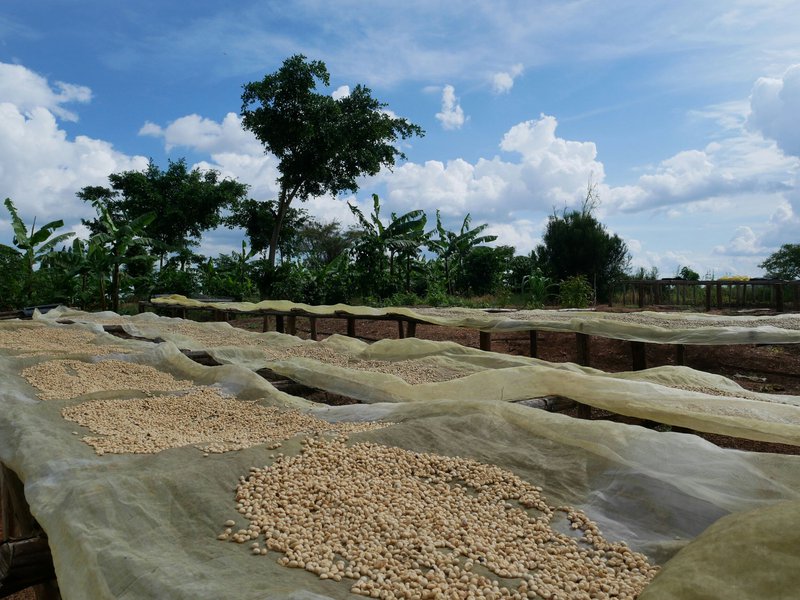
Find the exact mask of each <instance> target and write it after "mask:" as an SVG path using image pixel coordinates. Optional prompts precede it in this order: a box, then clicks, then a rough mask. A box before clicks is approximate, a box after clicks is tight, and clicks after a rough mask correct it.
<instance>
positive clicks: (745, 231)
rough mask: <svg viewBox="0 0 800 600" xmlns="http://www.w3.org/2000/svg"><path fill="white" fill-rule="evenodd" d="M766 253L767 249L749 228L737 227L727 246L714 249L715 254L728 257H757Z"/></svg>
mask: <svg viewBox="0 0 800 600" xmlns="http://www.w3.org/2000/svg"><path fill="white" fill-rule="evenodd" d="M766 252H767V249H766V248H764V247H763V246H761V244H760V242H759V236H757V235H756V234H755V232H754V231H753V230H752V229H751V228H750V227H747V226H742V227H737V228H736V231H734V233H733V236H732V237H731V239H730V241H729V242H728V243H727V244H720V245H718V246H715V247H714V254H724V255H726V256H755V255H763V254H765V253H766Z"/></svg>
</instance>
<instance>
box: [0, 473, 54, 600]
mask: <svg viewBox="0 0 800 600" xmlns="http://www.w3.org/2000/svg"><path fill="white" fill-rule="evenodd" d="M0 511H1V512H2V523H3V537H4V538H6V539H8V540H9V541H8V542H6V543H4V544H2V545H0V597H6V596H8V595H9V594H12V593H14V592H16V591H19V590H22V589H25V588H26V587H29V586H37V587H36V589H35V593H36V598H38V599H41V600H57V599H60V598H61V595H60V594H59V593H58V587H57V585H56V584H55V582H54V581H52V580H54V579H55V571H54V569H53V561H52V557H51V556H50V549H49V547H48V546H47V538H46V536H45V535H44V532H43V531H42V529H41V527H40V526H39V524H38V523H37V522H36V519H34V518H33V516H32V515H31V511H30V507H29V506H28V503H27V501H26V500H25V493H24V488H23V485H22V482H21V481H20V479H19V477H17V474H16V473H14V472H13V471H12V470H11V469H8V468H7V467H6V466H5V465H2V464H0Z"/></svg>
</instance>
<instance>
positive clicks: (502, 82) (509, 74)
mask: <svg viewBox="0 0 800 600" xmlns="http://www.w3.org/2000/svg"><path fill="white" fill-rule="evenodd" d="M520 75H522V63H517V64H516V65H514V66H513V67H511V69H509V70H508V71H500V72H498V73H495V74H494V75H492V91H493V92H494V93H495V94H507V93H508V92H510V91H511V88H513V87H514V79H516V78H517V77H519V76H520Z"/></svg>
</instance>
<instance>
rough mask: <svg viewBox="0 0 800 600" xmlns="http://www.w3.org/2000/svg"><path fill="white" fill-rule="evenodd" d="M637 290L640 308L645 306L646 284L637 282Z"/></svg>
mask: <svg viewBox="0 0 800 600" xmlns="http://www.w3.org/2000/svg"><path fill="white" fill-rule="evenodd" d="M636 291H637V292H638V293H639V308H644V284H643V283H639V284H637V285H636Z"/></svg>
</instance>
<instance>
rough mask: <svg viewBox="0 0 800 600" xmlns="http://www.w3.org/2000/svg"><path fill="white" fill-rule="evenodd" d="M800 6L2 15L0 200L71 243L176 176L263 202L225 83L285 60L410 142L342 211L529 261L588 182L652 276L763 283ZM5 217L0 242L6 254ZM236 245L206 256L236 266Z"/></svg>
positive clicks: (583, 4)
mask: <svg viewBox="0 0 800 600" xmlns="http://www.w3.org/2000/svg"><path fill="white" fill-rule="evenodd" d="M798 31H800V2H796V1H793V2H782V1H780V0H772V1H767V2H759V1H756V0H747V1H744V0H742V1H737V0H730V1H727V2H717V1H703V0H694V1H692V2H684V1H681V0H677V1H673V2H641V1H616V2H614V1H610V2H600V1H573V2H569V1H550V2H548V1H538V2H534V1H530V2H527V1H526V2H523V1H519V2H511V1H509V2H503V1H486V2H480V1H459V2H455V1H447V2H445V1H438V2H437V1H435V0H424V1H416V0H409V1H406V2H402V3H397V2H392V3H390V2H383V1H372V2H356V1H348V0H340V1H316V0H307V1H295V2H291V1H285V2H276V1H255V0H251V1H245V0H235V1H232V2H227V3H220V2H207V1H202V0H201V1H195V2H193V3H191V10H188V9H187V5H186V4H185V3H178V2H170V1H167V0H160V1H151V0H138V1H136V2H130V3H114V2H107V1H105V0H104V1H100V0H83V1H82V2H63V1H53V0H49V1H48V0H41V1H38V2H30V1H29V0H27V1H19V0H3V2H2V4H0V197H3V198H4V197H6V196H10V197H11V198H12V199H13V200H14V202H15V204H16V205H17V207H18V209H19V210H20V213H21V215H22V216H23V218H24V219H25V220H26V222H30V221H31V220H32V219H33V217H34V216H35V217H36V218H37V222H39V223H42V222H44V220H45V219H48V220H49V219H56V218H63V219H64V220H65V222H66V225H67V228H69V229H73V230H75V231H77V232H78V233H82V229H81V226H80V225H79V222H80V218H81V217H88V216H90V215H91V213H92V210H91V207H89V206H87V205H85V204H84V203H82V202H81V201H79V200H78V199H77V198H76V197H75V192H77V191H78V190H79V189H80V188H82V187H83V186H86V185H103V184H105V183H107V177H108V175H109V174H110V173H113V172H120V171H124V170H130V169H141V168H143V167H144V166H145V164H146V161H147V159H148V158H149V157H152V158H153V159H154V160H155V161H156V163H158V164H159V165H160V166H162V167H166V164H167V160H168V159H173V160H176V159H179V158H181V157H186V159H187V161H188V162H189V163H190V164H191V165H196V166H198V167H199V168H214V169H217V170H218V171H220V172H221V173H222V174H223V175H225V176H229V177H235V178H236V179H238V180H240V181H242V182H244V183H247V184H249V185H250V186H251V196H252V197H254V198H256V199H269V198H273V197H275V196H276V192H277V187H276V185H275V177H276V175H277V171H276V168H275V160H274V158H273V157H271V156H269V155H266V154H265V153H264V151H263V148H262V147H261V146H260V145H259V144H258V142H257V141H256V140H255V139H254V138H253V137H252V136H251V135H250V134H248V133H246V132H244V131H243V130H242V129H241V127H240V125H239V118H238V113H239V110H240V104H241V101H240V94H241V86H242V84H244V83H246V82H248V81H253V80H257V79H261V78H262V77H263V76H264V75H265V74H267V73H270V72H273V71H275V70H276V69H277V68H278V67H279V66H280V64H281V62H282V61H283V60H284V59H285V58H286V57H288V56H290V55H292V54H295V53H303V54H305V55H306V56H308V57H309V58H313V59H318V60H322V61H324V62H325V63H326V65H327V67H328V70H329V71H330V73H331V84H332V85H331V88H330V89H329V90H327V91H328V92H330V93H346V89H347V88H345V87H344V86H348V87H349V88H352V87H353V86H354V85H355V84H357V83H362V84H366V85H367V86H369V87H370V88H371V89H372V90H373V93H374V95H375V96H376V97H377V98H379V99H380V100H382V101H384V102H386V103H388V108H389V109H391V110H392V111H393V112H395V113H396V114H398V115H401V116H404V117H406V118H408V119H410V120H411V121H413V122H415V123H417V124H419V125H421V126H422V127H423V128H424V129H425V130H426V132H427V134H426V136H425V137H424V138H421V139H413V140H411V141H410V142H409V143H408V145H407V146H406V147H404V151H405V153H406V155H407V156H408V162H406V163H404V164H401V165H398V166H397V167H396V168H395V169H394V170H393V171H392V172H384V173H381V174H380V175H378V176H376V177H374V178H370V179H365V180H363V181H362V182H361V189H360V191H359V192H358V194H357V195H356V196H355V197H348V198H336V199H335V198H316V199H312V200H310V201H309V202H308V203H306V205H305V207H306V208H307V209H308V210H309V211H310V212H311V213H312V214H313V215H315V216H316V217H317V218H318V219H320V220H323V221H327V220H331V219H338V220H340V221H341V222H343V223H345V224H349V223H351V215H350V212H349V210H347V207H346V204H345V202H346V201H347V200H349V201H351V202H353V201H356V202H358V203H360V204H361V205H362V206H363V207H364V208H366V209H369V208H370V204H371V202H370V196H371V194H372V193H378V194H379V195H380V196H381V198H382V199H383V202H384V207H385V208H384V214H387V215H388V214H389V213H390V212H391V211H396V212H405V211H407V210H411V209H416V208H422V209H425V210H426V212H427V213H428V215H429V218H433V215H434V212H435V210H436V209H437V208H439V209H441V211H442V214H443V216H444V217H445V220H446V223H447V224H449V225H450V226H451V227H453V228H456V227H457V226H458V224H459V223H460V221H461V220H462V219H463V217H464V215H465V214H466V213H468V212H469V213H471V214H472V217H473V222H474V223H483V222H486V223H489V225H490V230H491V231H492V232H493V233H496V234H497V235H499V239H498V241H497V243H499V244H500V243H502V244H509V245H513V246H515V247H516V248H517V250H518V252H519V253H527V252H528V251H530V250H531V249H532V248H533V247H534V246H535V245H536V244H537V243H538V242H539V241H540V238H541V235H542V233H543V231H544V225H545V223H546V220H547V217H548V215H551V214H552V213H553V211H554V210H562V209H563V208H565V207H576V206H579V205H580V203H581V200H582V198H583V196H584V195H585V191H586V186H587V182H588V181H590V180H591V181H592V182H593V183H594V184H596V185H597V191H598V193H599V197H600V205H599V208H598V216H599V217H600V219H601V220H602V221H603V222H604V223H605V224H606V226H607V227H608V228H609V230H610V231H613V232H614V233H617V234H619V235H620V236H621V237H622V238H623V239H625V240H626V242H627V243H628V246H629V249H630V251H631V254H632V257H633V264H634V266H637V267H638V266H643V267H646V268H650V267H654V266H655V267H658V269H659V272H660V274H661V275H662V276H669V275H673V274H674V273H675V272H676V271H677V269H678V268H679V267H680V266H684V265H688V266H690V267H692V268H693V269H695V270H696V271H698V272H699V273H700V274H701V275H705V274H707V273H708V274H711V273H713V274H714V275H716V276H721V275H726V274H746V275H751V276H756V275H759V274H760V273H761V270H760V269H759V268H758V267H757V265H758V263H760V262H761V261H763V259H764V258H765V257H766V256H768V255H769V254H770V253H771V252H773V251H775V250H776V249H777V248H778V247H779V246H780V245H781V244H783V243H800V239H798V233H797V232H798V231H799V230H800V227H798V226H800V119H798V118H797V115H798V114H800V43H798V42H800V34H798V33H797V32H798ZM10 238H11V229H10V226H9V224H8V219H7V215H6V214H4V212H3V213H0V243H9V242H10ZM241 239H242V235H241V233H240V232H236V231H228V230H221V231H216V232H210V233H209V234H208V235H206V236H205V237H204V241H203V244H202V246H201V251H203V252H205V253H207V254H216V253H218V252H224V251H225V252H226V251H229V250H232V249H234V248H236V247H239V245H240V242H241Z"/></svg>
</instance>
